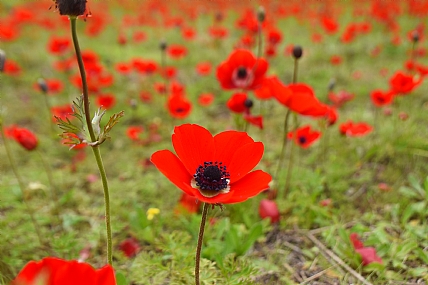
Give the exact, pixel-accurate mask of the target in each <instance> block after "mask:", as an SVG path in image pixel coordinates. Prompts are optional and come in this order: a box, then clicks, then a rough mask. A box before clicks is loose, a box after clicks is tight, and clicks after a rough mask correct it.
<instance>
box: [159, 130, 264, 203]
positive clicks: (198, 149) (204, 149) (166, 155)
mask: <svg viewBox="0 0 428 285" xmlns="http://www.w3.org/2000/svg"><path fill="white" fill-rule="evenodd" d="M172 144H173V146H174V149H175V152H176V153H177V155H175V154H174V153H172V152H171V151H169V150H161V151H157V152H155V153H154V154H153V155H152V157H151V161H152V162H153V164H154V165H155V166H156V167H157V168H158V169H159V171H160V172H162V174H164V175H165V176H166V177H167V178H168V179H169V180H170V181H171V182H172V183H174V184H175V185H176V186H177V187H178V188H180V189H181V190H182V191H183V192H185V193H187V194H188V195H190V196H193V197H195V198H196V199H198V200H200V201H202V202H205V203H210V204H231V203H239V202H243V201H245V200H247V199H248V198H251V197H253V196H256V195H257V194H259V193H260V192H262V191H263V190H267V189H268V188H269V185H268V184H269V182H270V181H271V180H272V177H271V176H270V175H269V174H267V173H265V172H263V171H261V170H256V171H252V172H250V171H251V170H252V169H253V168H254V167H255V166H256V165H257V164H258V163H259V161H260V160H261V158H262V156H263V150H264V147H263V144H262V143H261V142H254V140H253V139H252V138H250V137H249V136H248V135H247V134H246V133H244V132H237V131H226V132H222V133H220V134H218V135H215V136H214V137H213V136H212V135H211V134H210V132H209V131H208V130H207V129H205V128H203V127H201V126H198V125H191V124H185V125H181V126H179V127H175V129H174V134H173V135H172ZM249 154H251V155H249Z"/></svg>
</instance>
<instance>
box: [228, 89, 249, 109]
mask: <svg viewBox="0 0 428 285" xmlns="http://www.w3.org/2000/svg"><path fill="white" fill-rule="evenodd" d="M247 99H248V96H247V94H246V93H235V94H233V95H232V97H230V99H229V100H227V103H226V105H227V107H228V108H229V110H231V111H232V112H234V113H243V112H245V111H246V110H247V109H248V108H247V107H246V106H245V101H246V100H247Z"/></svg>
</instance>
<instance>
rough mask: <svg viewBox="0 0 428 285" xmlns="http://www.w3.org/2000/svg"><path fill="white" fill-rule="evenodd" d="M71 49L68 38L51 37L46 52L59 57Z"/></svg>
mask: <svg viewBox="0 0 428 285" xmlns="http://www.w3.org/2000/svg"><path fill="white" fill-rule="evenodd" d="M70 49H71V40H70V39H69V38H68V37H56V36H52V37H51V38H50V40H49V43H48V50H49V51H50V52H51V53H52V54H56V55H61V54H64V53H65V52H67V51H68V50H70Z"/></svg>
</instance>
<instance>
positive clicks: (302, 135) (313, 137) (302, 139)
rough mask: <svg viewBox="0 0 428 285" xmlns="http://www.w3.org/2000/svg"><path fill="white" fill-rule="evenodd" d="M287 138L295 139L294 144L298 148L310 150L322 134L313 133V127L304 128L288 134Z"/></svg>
mask: <svg viewBox="0 0 428 285" xmlns="http://www.w3.org/2000/svg"><path fill="white" fill-rule="evenodd" d="M287 137H288V138H290V139H292V138H294V142H295V143H296V144H297V145H298V146H300V147H302V148H308V147H310V146H311V145H312V144H313V143H314V142H316V141H317V140H318V139H319V138H320V137H321V132H317V131H312V130H311V126H304V127H301V128H299V129H297V130H295V131H294V132H290V133H288V135H287Z"/></svg>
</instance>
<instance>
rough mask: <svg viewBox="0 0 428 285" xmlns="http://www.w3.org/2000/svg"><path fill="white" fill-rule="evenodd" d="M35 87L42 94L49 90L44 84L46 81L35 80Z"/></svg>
mask: <svg viewBox="0 0 428 285" xmlns="http://www.w3.org/2000/svg"><path fill="white" fill-rule="evenodd" d="M37 85H38V86H39V88H40V90H42V92H43V93H45V94H46V93H48V91H49V88H48V85H47V84H46V81H45V80H44V79H43V78H39V79H37Z"/></svg>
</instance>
